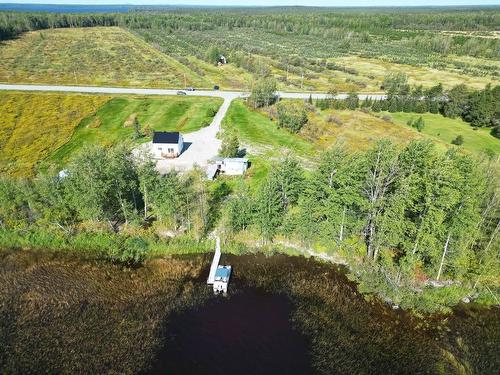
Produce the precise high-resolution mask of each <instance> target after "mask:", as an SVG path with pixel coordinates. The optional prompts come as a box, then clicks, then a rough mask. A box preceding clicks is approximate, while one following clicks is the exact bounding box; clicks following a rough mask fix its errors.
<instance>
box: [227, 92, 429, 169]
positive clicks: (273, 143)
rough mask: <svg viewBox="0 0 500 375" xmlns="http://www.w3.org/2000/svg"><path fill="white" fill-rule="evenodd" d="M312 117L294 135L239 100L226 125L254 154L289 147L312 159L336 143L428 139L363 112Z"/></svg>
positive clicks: (354, 145)
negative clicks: (384, 139)
mask: <svg viewBox="0 0 500 375" xmlns="http://www.w3.org/2000/svg"><path fill="white" fill-rule="evenodd" d="M308 117H309V122H308V123H307V125H305V126H304V127H303V128H302V130H301V131H300V132H299V133H298V134H293V133H291V132H289V131H288V130H285V129H281V128H279V127H278V125H277V122H276V121H273V120H271V119H270V116H269V114H268V113H266V112H264V111H254V110H251V109H250V108H248V107H247V106H246V105H245V103H244V102H243V101H235V102H233V104H231V107H230V109H229V111H228V114H227V117H226V119H225V120H224V126H225V127H226V128H231V129H236V131H237V133H238V136H239V139H240V141H241V142H242V143H243V144H244V145H245V146H247V148H248V150H249V151H250V152H251V153H252V154H265V153H269V152H272V153H273V154H274V155H275V156H276V155H278V156H280V155H282V154H283V151H287V150H288V151H290V152H293V153H294V154H296V155H298V156H301V157H305V158H308V159H310V158H313V157H314V156H316V155H317V152H318V151H320V150H324V149H326V148H328V147H330V146H331V145H333V144H334V143H335V142H343V143H345V144H346V145H347V146H348V147H349V148H351V149H352V150H364V149H367V148H368V147H370V145H372V144H373V143H374V142H375V141H377V140H379V139H381V138H387V139H390V140H392V141H393V142H395V143H406V142H409V141H410V140H412V139H420V138H424V135H422V134H420V133H418V132H417V131H415V130H414V129H412V128H410V127H408V126H406V125H404V126H402V125H400V124H398V123H394V122H392V121H387V120H384V119H382V118H378V117H375V116H373V115H371V114H369V113H364V112H362V111H347V110H345V111H335V110H325V111H320V110H317V109H315V110H314V111H313V112H309V113H308ZM277 150H279V151H277Z"/></svg>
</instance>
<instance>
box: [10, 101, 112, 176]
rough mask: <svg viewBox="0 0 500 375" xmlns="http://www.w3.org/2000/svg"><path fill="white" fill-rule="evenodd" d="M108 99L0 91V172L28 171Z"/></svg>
mask: <svg viewBox="0 0 500 375" xmlns="http://www.w3.org/2000/svg"><path fill="white" fill-rule="evenodd" d="M109 99H110V97H108V96H103V95H78V94H52V93H47V94H44V93H36V94H34V93H17V92H0V172H7V173H9V174H12V175H15V176H24V175H31V174H32V172H33V168H34V167H35V165H36V164H37V163H38V162H39V161H40V160H42V159H44V158H45V157H47V156H48V155H49V154H50V153H51V152H52V151H54V150H55V149H57V148H59V147H61V146H62V145H64V144H65V143H66V142H68V141H69V139H70V138H71V135H72V134H73V131H74V129H75V128H76V127H77V126H78V124H79V123H80V122H81V121H82V120H83V119H84V118H86V117H88V116H91V115H92V114H93V113H95V111H97V109H98V108H99V107H100V106H102V105H103V104H105V103H106V102H107V101H108V100H109Z"/></svg>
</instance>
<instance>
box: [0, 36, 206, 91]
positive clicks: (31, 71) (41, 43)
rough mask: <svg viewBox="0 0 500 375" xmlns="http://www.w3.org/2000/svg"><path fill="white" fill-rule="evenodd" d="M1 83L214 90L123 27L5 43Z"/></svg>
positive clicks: (0, 51) (0, 52)
mask: <svg viewBox="0 0 500 375" xmlns="http://www.w3.org/2000/svg"><path fill="white" fill-rule="evenodd" d="M0 82H4V83H46V84H70V85H95V86H99V85H114V86H138V87H183V86H184V83H186V84H187V85H188V86H196V87H209V86H210V83H209V82H207V81H206V79H205V78H203V77H201V76H199V75H197V74H196V73H195V72H193V71H192V70H190V69H189V68H187V67H185V66H184V65H183V64H181V63H179V62H178V61H176V60H175V59H173V58H171V57H169V56H167V55H165V54H163V53H161V52H159V51H157V50H155V49H154V48H153V47H151V46H150V45H148V44H147V43H146V42H144V41H143V40H141V39H139V38H137V37H136V36H134V35H132V34H131V33H129V32H128V31H125V30H123V29H120V28H118V27H96V28H71V29H53V30H42V31H34V32H29V33H25V34H23V35H21V36H20V37H19V38H18V39H15V40H10V41H7V42H3V43H2V44H0Z"/></svg>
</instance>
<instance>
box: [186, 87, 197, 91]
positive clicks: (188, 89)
mask: <svg viewBox="0 0 500 375" xmlns="http://www.w3.org/2000/svg"><path fill="white" fill-rule="evenodd" d="M194 90H195V88H194V87H188V88H187V91H194Z"/></svg>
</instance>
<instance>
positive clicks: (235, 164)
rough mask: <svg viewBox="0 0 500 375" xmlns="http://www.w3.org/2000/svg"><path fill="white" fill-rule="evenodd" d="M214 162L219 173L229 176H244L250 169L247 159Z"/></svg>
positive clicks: (226, 159)
mask: <svg viewBox="0 0 500 375" xmlns="http://www.w3.org/2000/svg"><path fill="white" fill-rule="evenodd" d="M214 161H215V165H216V166H217V170H218V171H219V173H224V174H227V175H229V176H237V175H242V174H244V173H245V172H246V170H247V169H248V159H247V158H216V159H214Z"/></svg>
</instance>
